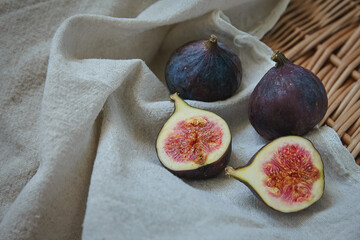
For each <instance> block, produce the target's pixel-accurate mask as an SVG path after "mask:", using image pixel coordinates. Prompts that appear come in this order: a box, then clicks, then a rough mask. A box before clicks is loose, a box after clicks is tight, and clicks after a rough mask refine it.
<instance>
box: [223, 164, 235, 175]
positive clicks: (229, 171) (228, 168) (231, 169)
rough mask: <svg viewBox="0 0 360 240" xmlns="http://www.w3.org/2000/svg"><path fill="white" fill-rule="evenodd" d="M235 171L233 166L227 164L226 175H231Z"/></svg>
mask: <svg viewBox="0 0 360 240" xmlns="http://www.w3.org/2000/svg"><path fill="white" fill-rule="evenodd" d="M233 171H234V168H233V167H230V166H227V167H226V168H225V175H226V176H229V177H231V173H232V172H233Z"/></svg>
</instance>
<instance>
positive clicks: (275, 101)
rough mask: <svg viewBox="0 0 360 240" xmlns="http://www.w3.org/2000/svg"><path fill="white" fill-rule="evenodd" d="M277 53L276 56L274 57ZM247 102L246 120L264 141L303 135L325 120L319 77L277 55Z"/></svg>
mask: <svg viewBox="0 0 360 240" xmlns="http://www.w3.org/2000/svg"><path fill="white" fill-rule="evenodd" d="M276 54H277V55H276ZM276 54H275V55H274V56H273V58H272V59H273V60H274V61H276V62H277V64H276V66H275V67H273V68H271V69H270V70H269V71H268V72H267V73H266V74H265V75H264V76H263V77H262V79H261V80H260V81H259V83H258V84H257V86H256V87H255V89H254V91H253V93H252V94H251V97H250V101H249V109H248V115H249V121H250V123H251V124H252V125H253V127H254V128H255V130H256V131H257V132H258V133H259V134H260V135H261V136H262V137H263V138H265V139H266V140H273V139H275V138H278V137H281V136H286V135H298V136H302V135H304V134H306V133H308V132H309V131H310V130H312V129H313V128H314V126H315V125H316V124H318V123H319V122H320V121H321V120H322V118H323V117H324V115H325V113H326V111H327V107H328V99H327V95H326V91H325V88H324V86H323V84H322V83H321V81H320V80H319V78H318V77H317V76H316V75H315V74H313V73H312V72H311V71H310V70H308V69H306V68H303V67H301V66H299V65H295V64H293V63H292V62H291V61H290V60H288V59H286V57H285V56H284V55H283V54H282V53H280V52H277V53H276Z"/></svg>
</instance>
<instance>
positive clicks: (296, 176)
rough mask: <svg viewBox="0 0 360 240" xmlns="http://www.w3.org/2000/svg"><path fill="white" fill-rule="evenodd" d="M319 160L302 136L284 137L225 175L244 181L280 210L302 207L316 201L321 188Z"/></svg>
mask: <svg viewBox="0 0 360 240" xmlns="http://www.w3.org/2000/svg"><path fill="white" fill-rule="evenodd" d="M323 169H324V168H323V162H322V159H321V156H320V154H319V153H318V151H317V150H316V149H315V147H314V146H313V144H312V143H311V142H310V141H309V140H307V139H306V138H303V137H299V136H286V137H281V138H278V139H276V140H274V141H272V142H270V143H268V144H267V145H265V146H264V147H263V148H262V149H260V150H259V151H258V152H257V153H256V154H255V155H254V156H253V157H252V158H251V160H250V161H249V162H248V163H247V164H246V165H245V166H244V167H240V168H237V169H234V168H232V167H229V166H228V167H226V169H225V172H226V174H227V175H229V176H231V177H234V178H236V179H238V180H240V181H241V182H243V183H244V184H246V185H247V186H248V187H249V188H250V189H251V190H252V191H253V192H254V193H255V194H256V195H257V196H258V197H259V198H260V199H261V200H262V201H263V202H264V203H265V204H266V205H268V206H269V207H271V208H273V209H275V210H277V211H280V212H284V213H289V212H297V211H300V210H303V209H305V208H307V207H309V206H310V205H312V204H313V203H315V202H316V201H318V200H319V199H320V198H321V197H322V195H323V193H324V187H325V178H324V170H323Z"/></svg>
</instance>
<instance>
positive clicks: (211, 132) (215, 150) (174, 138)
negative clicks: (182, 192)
mask: <svg viewBox="0 0 360 240" xmlns="http://www.w3.org/2000/svg"><path fill="white" fill-rule="evenodd" d="M170 98H171V99H172V100H173V101H174V102H175V110H174V112H173V114H172V115H171V117H170V118H169V119H168V120H167V121H166V123H165V124H164V126H163V127H162V129H161V130H160V133H159V135H158V137H157V140H156V152H157V155H158V158H159V160H160V162H161V164H162V165H163V166H164V167H165V168H167V169H168V170H169V171H170V172H172V173H173V174H174V175H176V176H178V177H180V178H187V179H206V178H211V177H215V176H217V175H218V174H219V173H220V172H221V171H223V170H224V169H225V166H226V165H227V164H228V162H229V160H230V155H231V134H230V130H229V127H228V125H227V123H226V122H225V120H224V119H222V118H221V117H220V116H218V115H216V114H215V113H213V112H210V111H206V110H203V109H199V108H195V107H192V106H190V105H188V104H187V103H186V102H185V101H184V100H182V99H181V98H180V97H179V95H178V94H177V93H174V94H172V95H171V96H170Z"/></svg>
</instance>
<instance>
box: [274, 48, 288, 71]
mask: <svg viewBox="0 0 360 240" xmlns="http://www.w3.org/2000/svg"><path fill="white" fill-rule="evenodd" d="M271 60H273V61H274V62H276V65H275V67H281V66H283V65H284V64H285V63H291V62H290V60H289V59H287V58H286V57H285V55H284V54H283V53H282V52H280V51H276V52H275V53H274V55H272V57H271Z"/></svg>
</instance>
